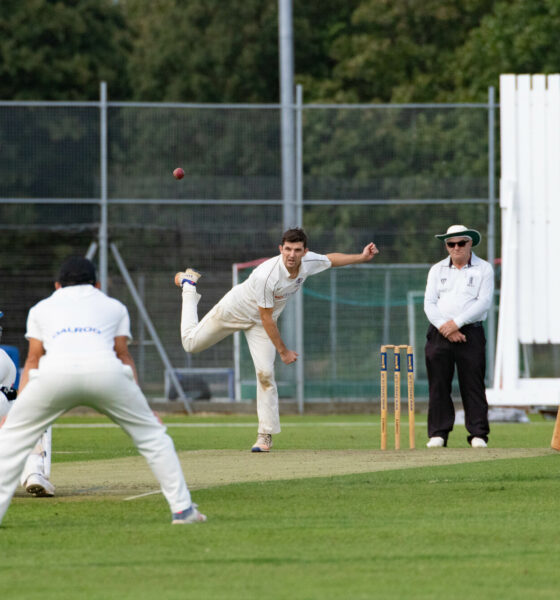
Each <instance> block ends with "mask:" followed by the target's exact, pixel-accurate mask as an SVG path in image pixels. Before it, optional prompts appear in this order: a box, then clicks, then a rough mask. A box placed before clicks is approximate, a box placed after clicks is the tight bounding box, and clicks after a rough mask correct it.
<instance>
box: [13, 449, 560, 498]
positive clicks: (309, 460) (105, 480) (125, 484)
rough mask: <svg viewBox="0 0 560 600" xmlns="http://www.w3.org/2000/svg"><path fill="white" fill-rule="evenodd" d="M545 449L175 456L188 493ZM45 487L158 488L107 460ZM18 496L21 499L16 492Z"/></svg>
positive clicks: (133, 462) (113, 491) (56, 470)
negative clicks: (238, 485)
mask: <svg viewBox="0 0 560 600" xmlns="http://www.w3.org/2000/svg"><path fill="white" fill-rule="evenodd" d="M553 453H554V451H553V450H550V449H548V448H521V449H519V448H495V449H491V448H484V449H472V448H468V449H455V448H445V449H436V450H425V449H422V450H412V451H411V450H398V451H396V450H387V451H381V450H278V451H276V452H274V451H273V452H271V453H270V454H264V453H259V454H257V453H255V454H253V453H251V452H249V451H248V450H196V451H188V452H179V453H178V454H179V458H180V461H181V465H182V467H183V472H184V473H185V478H186V480H187V484H188V486H189V488H190V489H191V490H200V489H205V488H211V487H216V486H223V485H229V484H233V483H247V482H256V481H273V480H286V479H302V478H309V477H330V476H335V475H347V474H353V473H371V472H375V471H388V470H395V469H408V468H415V467H428V466H439V465H452V464H460V463H466V462H480V461H491V460H499V459H507V458H531V457H537V456H546V455H548V454H553ZM51 481H52V482H53V483H54V484H55V486H56V496H57V498H64V497H67V498H70V497H76V496H88V497H89V496H92V495H94V496H95V495H103V496H108V495H111V496H122V497H123V499H134V497H135V496H138V497H141V496H142V495H148V494H151V493H157V490H158V484H157V482H156V479H155V477H154V476H153V474H152V472H151V471H150V469H149V467H148V465H147V463H146V461H145V460H144V459H143V458H142V457H141V456H135V457H127V458H119V459H112V460H95V461H79V462H65V463H55V464H53V466H52V474H51ZM17 495H18V496H22V495H25V492H24V491H23V490H22V489H21V488H19V490H18V493H17Z"/></svg>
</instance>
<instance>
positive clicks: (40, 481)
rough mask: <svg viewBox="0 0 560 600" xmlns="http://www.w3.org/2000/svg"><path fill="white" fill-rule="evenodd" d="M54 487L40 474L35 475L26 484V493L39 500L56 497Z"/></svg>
mask: <svg viewBox="0 0 560 600" xmlns="http://www.w3.org/2000/svg"><path fill="white" fill-rule="evenodd" d="M54 489H55V488H54V485H53V484H52V483H51V482H50V481H49V480H48V479H47V478H46V477H43V476H42V475H41V474H40V473H33V475H30V476H29V477H28V478H27V481H26V482H25V491H26V492H27V493H29V494H31V495H32V496H35V497H37V498H43V497H50V496H54Z"/></svg>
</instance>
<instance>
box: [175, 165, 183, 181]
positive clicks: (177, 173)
mask: <svg viewBox="0 0 560 600" xmlns="http://www.w3.org/2000/svg"><path fill="white" fill-rule="evenodd" d="M184 176H185V171H183V169H181V167H177V168H176V169H175V170H174V171H173V177H175V179H183V177H184Z"/></svg>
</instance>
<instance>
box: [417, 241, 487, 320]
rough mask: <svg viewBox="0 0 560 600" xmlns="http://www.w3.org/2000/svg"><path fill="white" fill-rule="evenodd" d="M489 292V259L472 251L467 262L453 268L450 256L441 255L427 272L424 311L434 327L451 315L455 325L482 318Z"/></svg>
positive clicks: (484, 316)
mask: <svg viewBox="0 0 560 600" xmlns="http://www.w3.org/2000/svg"><path fill="white" fill-rule="evenodd" d="M493 293H494V272H493V270H492V267H491V265H490V263H488V262H486V261H485V260H482V259H481V258H479V257H478V256H476V255H475V254H474V252H472V253H471V259H470V261H469V263H468V264H467V265H465V266H464V267H463V268H462V269H457V267H455V266H453V263H452V262H451V258H450V257H448V258H444V259H443V260H442V261H440V262H438V263H436V264H435V265H434V266H433V267H432V268H431V269H430V272H429V273H428V282H427V284H426V294H425V296H424V312H425V313H426V316H427V317H428V320H429V321H430V323H432V325H434V327H436V328H437V329H439V328H440V327H441V326H442V325H443V324H444V323H447V321H449V320H451V319H453V320H454V321H455V323H456V324H457V325H458V326H459V327H462V326H463V325H468V324H469V323H476V322H477V321H484V319H486V316H487V314H488V309H489V308H490V305H491V303H492V294H493Z"/></svg>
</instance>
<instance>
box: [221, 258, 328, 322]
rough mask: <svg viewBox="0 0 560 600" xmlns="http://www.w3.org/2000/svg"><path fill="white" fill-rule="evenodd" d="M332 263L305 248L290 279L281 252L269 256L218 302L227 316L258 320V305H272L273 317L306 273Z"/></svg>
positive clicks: (279, 311) (259, 320)
mask: <svg viewBox="0 0 560 600" xmlns="http://www.w3.org/2000/svg"><path fill="white" fill-rule="evenodd" d="M331 266H332V265H331V261H330V260H329V259H328V258H327V257H326V256H325V255H324V254H316V253H315V252H308V253H307V254H306V255H305V256H304V257H303V258H302V260H301V266H300V269H299V273H298V275H297V277H295V278H294V279H291V278H290V273H289V272H288V269H286V267H285V265H284V262H283V261H282V255H278V256H275V257H274V258H269V259H268V260H267V261H265V262H263V263H261V264H260V265H259V266H258V267H257V268H256V269H255V270H254V271H253V272H252V273H251V275H250V276H249V277H248V279H247V280H246V281H244V282H243V283H240V284H239V285H236V286H235V287H234V288H232V289H231V290H230V291H229V292H228V293H227V294H226V295H225V296H224V297H223V298H222V299H221V300H220V303H219V304H220V305H221V306H222V308H223V309H224V311H225V312H226V313H227V314H228V316H230V317H231V318H233V319H235V320H237V321H241V322H247V323H261V317H260V313H259V306H260V307H261V308H272V309H274V310H273V311H272V318H273V319H275V320H276V319H278V317H279V315H280V313H281V312H282V311H283V310H284V307H285V306H286V304H287V302H288V299H289V298H290V296H293V295H294V294H295V293H296V292H297V291H299V289H300V288H301V286H302V285H303V282H304V281H305V280H306V279H307V277H309V276H310V275H314V274H316V273H320V272H321V271H324V270H325V269H328V268H329V267H331Z"/></svg>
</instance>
